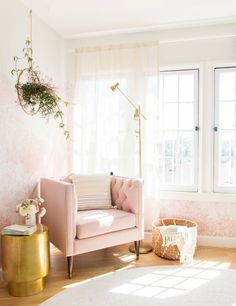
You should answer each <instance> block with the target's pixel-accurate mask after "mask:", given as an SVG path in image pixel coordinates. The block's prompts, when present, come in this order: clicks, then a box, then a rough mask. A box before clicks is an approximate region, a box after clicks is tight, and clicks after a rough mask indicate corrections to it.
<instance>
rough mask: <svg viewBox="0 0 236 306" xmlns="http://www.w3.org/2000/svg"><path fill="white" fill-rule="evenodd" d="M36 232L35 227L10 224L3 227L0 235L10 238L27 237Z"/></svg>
mask: <svg viewBox="0 0 236 306" xmlns="http://www.w3.org/2000/svg"><path fill="white" fill-rule="evenodd" d="M36 230H37V226H36V225H34V226H28V225H20V224H12V225H9V226H6V227H4V229H3V231H2V234H3V235H10V236H29V235H31V234H33V233H34V232H35V231H36Z"/></svg>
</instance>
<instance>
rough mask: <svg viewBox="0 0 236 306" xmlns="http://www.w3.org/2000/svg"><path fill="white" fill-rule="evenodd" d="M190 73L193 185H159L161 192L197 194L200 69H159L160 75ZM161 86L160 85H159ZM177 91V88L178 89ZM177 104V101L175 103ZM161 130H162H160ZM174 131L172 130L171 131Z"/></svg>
mask: <svg viewBox="0 0 236 306" xmlns="http://www.w3.org/2000/svg"><path fill="white" fill-rule="evenodd" d="M189 71H192V72H193V73H194V101H193V108H194V117H193V119H194V129H193V132H194V149H193V156H194V163H193V170H194V176H193V184H192V185H167V184H161V183H160V191H161V192H168V191H169V192H176V191H177V192H198V190H199V186H198V181H199V149H200V148H199V121H200V118H199V106H200V101H199V92H200V82H199V81H200V69H199V67H188V68H181V67H178V68H176V69H173V68H172V69H171V68H170V69H161V70H160V75H161V74H165V73H166V74H167V73H168V74H169V73H173V74H176V73H185V72H189ZM160 85H161V83H160ZM178 90H179V88H178ZM159 100H160V101H161V97H159ZM176 102H178V103H180V102H179V100H178V101H176ZM161 130H162V128H161ZM173 131H174V130H173ZM176 131H178V132H179V131H181V129H178V130H177V129H176Z"/></svg>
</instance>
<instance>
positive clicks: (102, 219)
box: [76, 208, 135, 239]
mask: <svg viewBox="0 0 236 306" xmlns="http://www.w3.org/2000/svg"><path fill="white" fill-rule="evenodd" d="M132 227H135V214H133V213H129V212H125V211H122V210H119V209H116V208H112V209H104V210H84V211H78V212H77V219H76V238H78V239H83V238H89V237H94V236H98V235H102V234H106V233H110V232H115V231H120V230H123V229H128V228H132Z"/></svg>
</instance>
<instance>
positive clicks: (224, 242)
mask: <svg viewBox="0 0 236 306" xmlns="http://www.w3.org/2000/svg"><path fill="white" fill-rule="evenodd" d="M151 239H152V233H151V232H145V234H144V240H145V241H147V242H148V241H149V242H150V241H151ZM197 245H198V246H208V247H216V248H236V237H218V236H203V235H198V237H197Z"/></svg>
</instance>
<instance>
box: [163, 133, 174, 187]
mask: <svg viewBox="0 0 236 306" xmlns="http://www.w3.org/2000/svg"><path fill="white" fill-rule="evenodd" d="M161 155H162V161H161V166H162V167H161V168H162V178H161V181H162V183H163V184H168V185H170V184H172V183H173V180H174V176H175V171H176V155H177V132H167V133H165V134H164V139H163V141H162V146H161Z"/></svg>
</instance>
